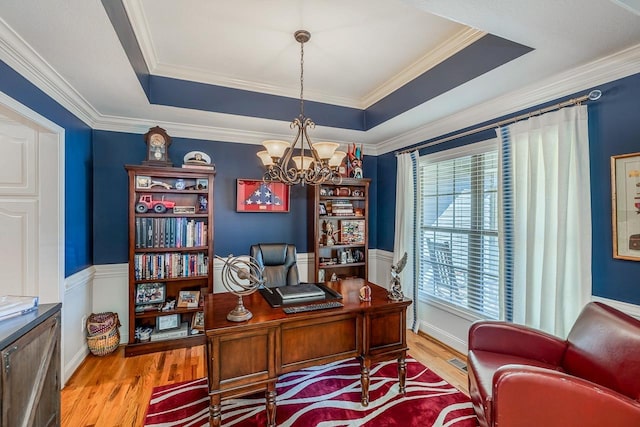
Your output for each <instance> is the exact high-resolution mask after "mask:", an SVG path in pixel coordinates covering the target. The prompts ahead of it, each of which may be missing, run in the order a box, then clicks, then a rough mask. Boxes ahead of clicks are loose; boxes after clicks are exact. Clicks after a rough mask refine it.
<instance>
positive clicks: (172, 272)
mask: <svg viewBox="0 0 640 427" xmlns="http://www.w3.org/2000/svg"><path fill="white" fill-rule="evenodd" d="M134 263H135V279H136V280H162V279H175V278H181V277H194V276H206V275H207V274H208V273H209V257H208V256H206V255H205V254H204V253H195V254H194V253H166V254H152V253H150V254H136V255H135V256H134Z"/></svg>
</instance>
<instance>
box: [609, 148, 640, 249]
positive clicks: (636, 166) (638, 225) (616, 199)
mask: <svg viewBox="0 0 640 427" xmlns="http://www.w3.org/2000/svg"><path fill="white" fill-rule="evenodd" d="M611 216H612V226H613V227H612V229H613V257H614V258H618V259H626V260H631V261H640V153H632V154H623V155H619V156H612V157H611Z"/></svg>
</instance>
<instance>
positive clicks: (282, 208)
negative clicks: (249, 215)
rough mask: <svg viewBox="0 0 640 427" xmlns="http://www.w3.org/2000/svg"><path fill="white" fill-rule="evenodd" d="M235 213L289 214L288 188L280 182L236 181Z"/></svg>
mask: <svg viewBox="0 0 640 427" xmlns="http://www.w3.org/2000/svg"><path fill="white" fill-rule="evenodd" d="M237 187H238V189H237V198H236V211H238V212H289V186H288V185H286V184H283V183H281V182H264V181H262V180H253V179H238V183H237Z"/></svg>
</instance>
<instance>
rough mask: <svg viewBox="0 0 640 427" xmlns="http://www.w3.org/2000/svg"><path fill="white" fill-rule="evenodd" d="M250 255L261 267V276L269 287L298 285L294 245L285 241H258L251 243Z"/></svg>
mask: <svg viewBox="0 0 640 427" xmlns="http://www.w3.org/2000/svg"><path fill="white" fill-rule="evenodd" d="M250 255H251V256H252V257H254V258H255V259H256V261H257V262H258V265H259V266H260V267H263V268H264V270H263V273H262V276H263V277H264V279H265V285H266V286H269V287H274V286H287V285H298V284H299V283H300V278H299V276H298V264H297V263H296V247H295V246H294V245H290V244H287V243H259V244H257V245H251V250H250Z"/></svg>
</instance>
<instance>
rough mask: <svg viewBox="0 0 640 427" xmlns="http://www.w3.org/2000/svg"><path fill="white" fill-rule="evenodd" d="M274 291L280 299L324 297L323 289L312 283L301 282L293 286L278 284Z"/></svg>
mask: <svg viewBox="0 0 640 427" xmlns="http://www.w3.org/2000/svg"><path fill="white" fill-rule="evenodd" d="M276 292H278V294H279V295H280V297H281V298H282V301H290V300H294V299H298V298H305V299H306V298H313V297H318V298H321V297H324V291H323V290H322V289H320V288H319V287H317V286H316V285H314V284H313V283H301V284H299V285H295V286H279V287H277V288H276Z"/></svg>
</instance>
